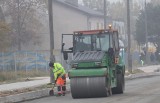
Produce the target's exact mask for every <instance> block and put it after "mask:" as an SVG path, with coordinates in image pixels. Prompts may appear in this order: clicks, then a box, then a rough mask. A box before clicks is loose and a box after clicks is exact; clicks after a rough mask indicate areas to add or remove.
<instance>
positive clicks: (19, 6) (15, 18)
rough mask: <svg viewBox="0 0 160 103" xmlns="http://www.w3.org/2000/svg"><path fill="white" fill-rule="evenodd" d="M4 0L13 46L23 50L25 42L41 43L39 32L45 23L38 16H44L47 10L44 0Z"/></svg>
mask: <svg viewBox="0 0 160 103" xmlns="http://www.w3.org/2000/svg"><path fill="white" fill-rule="evenodd" d="M2 1H3V8H4V9H5V12H4V13H5V17H6V18H7V20H8V21H10V22H9V24H10V26H11V34H10V35H11V38H12V46H13V47H14V48H18V50H21V49H22V47H21V46H22V45H24V44H28V43H30V42H33V45H34V44H39V43H40V37H39V36H38V35H37V34H38V32H39V30H40V29H41V28H43V24H42V23H41V22H40V20H39V18H38V16H39V15H40V16H43V15H42V14H44V13H42V12H45V7H44V6H45V3H44V2H43V0H2ZM40 13H41V14H40Z"/></svg>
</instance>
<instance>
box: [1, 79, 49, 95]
mask: <svg viewBox="0 0 160 103" xmlns="http://www.w3.org/2000/svg"><path fill="white" fill-rule="evenodd" d="M49 82H50V78H49V77H37V78H35V80H32V81H25V82H16V83H10V84H2V85H0V92H1V91H10V90H16V89H23V88H29V87H36V86H41V85H44V84H47V83H49Z"/></svg>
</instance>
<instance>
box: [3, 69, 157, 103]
mask: <svg viewBox="0 0 160 103" xmlns="http://www.w3.org/2000/svg"><path fill="white" fill-rule="evenodd" d="M151 76H160V73H159V72H155V73H139V74H131V75H129V76H125V80H132V79H137V78H145V77H151ZM67 89H68V90H69V85H67ZM49 91H50V88H46V89H43V90H39V91H32V92H27V93H21V94H16V95H10V96H6V97H0V103H17V102H22V101H27V100H32V99H38V98H42V97H47V96H49ZM67 93H69V91H68V92H67Z"/></svg>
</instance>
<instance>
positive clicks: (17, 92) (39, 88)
mask: <svg viewBox="0 0 160 103" xmlns="http://www.w3.org/2000/svg"><path fill="white" fill-rule="evenodd" d="M50 87H51V86H49V85H41V86H38V87H31V88H23V89H16V90H11V91H2V92H0V97H5V96H9V95H15V94H20V93H26V92H31V91H38V90H42V89H45V88H50Z"/></svg>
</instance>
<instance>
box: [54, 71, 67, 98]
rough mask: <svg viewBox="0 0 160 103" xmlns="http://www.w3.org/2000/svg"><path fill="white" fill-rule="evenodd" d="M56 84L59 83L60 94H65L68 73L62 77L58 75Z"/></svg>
mask: <svg viewBox="0 0 160 103" xmlns="http://www.w3.org/2000/svg"><path fill="white" fill-rule="evenodd" d="M56 84H57V90H58V94H59V95H65V91H66V75H65V74H64V75H63V76H62V77H58V79H57V82H56Z"/></svg>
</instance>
